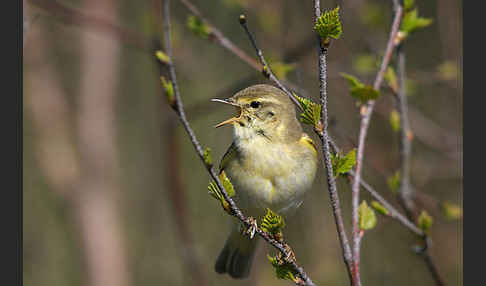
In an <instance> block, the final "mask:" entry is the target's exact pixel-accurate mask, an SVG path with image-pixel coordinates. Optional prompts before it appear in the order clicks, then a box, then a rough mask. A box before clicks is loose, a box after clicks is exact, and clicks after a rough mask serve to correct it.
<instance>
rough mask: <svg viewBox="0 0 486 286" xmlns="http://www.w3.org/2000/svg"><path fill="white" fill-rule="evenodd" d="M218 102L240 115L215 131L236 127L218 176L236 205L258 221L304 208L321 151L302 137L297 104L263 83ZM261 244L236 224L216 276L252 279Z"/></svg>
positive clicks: (278, 90) (220, 259)
mask: <svg viewBox="0 0 486 286" xmlns="http://www.w3.org/2000/svg"><path fill="white" fill-rule="evenodd" d="M214 101H219V102H223V103H227V104H230V105H233V106H235V107H236V110H237V116H236V117H233V118H231V119H229V120H226V121H224V122H222V123H220V124H218V125H217V126H216V127H220V126H223V125H226V124H232V125H233V127H234V128H233V130H234V141H233V143H232V144H231V146H230V147H229V149H228V151H226V153H225V155H224V156H223V159H222V160H221V164H220V171H223V170H224V171H225V173H226V175H227V176H228V177H229V179H230V180H231V182H232V183H233V185H234V187H235V190H236V195H235V200H236V202H237V205H238V206H239V207H240V208H241V210H242V211H243V213H244V214H245V215H247V216H252V217H254V218H256V219H257V220H258V221H259V222H260V220H261V217H263V215H264V214H265V210H266V208H270V209H271V210H273V211H274V212H276V213H278V214H279V215H284V216H287V217H288V215H290V214H291V213H292V212H293V211H295V210H296V209H297V208H298V207H299V206H300V204H301V203H302V200H303V194H304V192H305V191H306V190H308V189H309V188H310V186H311V185H312V182H313V180H314V177H315V173H316V169H317V151H316V149H315V147H314V144H313V142H312V139H310V137H309V136H308V135H307V134H305V133H303V132H302V127H301V125H300V123H299V122H298V120H297V118H296V114H295V107H294V105H293V103H292V102H291V101H290V99H289V98H288V97H287V96H286V94H285V93H283V92H282V91H281V90H280V89H278V88H276V87H273V86H270V85H265V84H260V85H254V86H251V87H248V88H246V89H244V90H242V91H240V92H238V93H237V94H235V95H234V96H232V97H230V98H228V99H225V100H214ZM257 242H258V239H257V237H255V238H253V239H250V238H249V237H247V236H244V235H243V234H241V232H240V229H239V223H237V222H235V224H234V227H233V229H232V231H231V233H230V235H229V237H228V239H227V240H226V243H225V246H224V248H223V250H222V251H221V253H220V255H219V257H218V259H217V261H216V265H215V270H216V272H218V273H228V274H229V275H230V276H232V277H233V278H245V277H248V275H249V273H250V268H251V264H252V260H253V256H254V254H255V250H256V247H257Z"/></svg>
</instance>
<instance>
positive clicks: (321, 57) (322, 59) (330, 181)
mask: <svg viewBox="0 0 486 286" xmlns="http://www.w3.org/2000/svg"><path fill="white" fill-rule="evenodd" d="M314 10H315V15H314V16H315V18H314V22H315V23H317V19H318V18H319V17H320V16H321V9H320V1H319V0H314ZM317 40H318V69H319V86H320V89H319V90H320V101H321V105H322V109H321V122H320V126H319V128H320V130H318V128H315V129H316V133H317V134H318V135H319V138H320V139H321V146H322V153H323V154H324V163H325V166H326V171H327V172H326V175H327V186H328V190H329V195H330V199H331V206H332V210H333V214H334V221H335V223H336V228H337V231H338V236H339V241H340V243H341V249H342V251H343V258H344V262H345V264H346V270H347V272H348V275H349V278H350V280H351V281H353V283H352V284H353V285H357V284H355V283H354V281H355V279H354V276H355V275H354V274H353V273H354V272H353V269H352V268H353V266H352V254H351V248H350V245H349V241H348V238H347V235H346V230H345V228H344V222H343V218H342V213H341V203H340V201H339V195H338V192H337V187H336V181H335V178H334V172H333V168H332V163H331V154H330V151H329V135H328V131H327V126H328V122H327V121H328V115H327V78H326V77H327V59H326V57H327V46H324V45H323V42H322V41H321V39H320V37H319V36H317Z"/></svg>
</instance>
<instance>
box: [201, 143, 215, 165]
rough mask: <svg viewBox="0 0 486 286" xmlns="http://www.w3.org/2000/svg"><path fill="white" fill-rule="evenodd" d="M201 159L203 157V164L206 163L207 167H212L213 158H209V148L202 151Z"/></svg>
mask: <svg viewBox="0 0 486 286" xmlns="http://www.w3.org/2000/svg"><path fill="white" fill-rule="evenodd" d="M203 157H204V163H206V165H207V166H212V165H213V158H212V157H211V148H209V147H206V148H205V149H204V153H203Z"/></svg>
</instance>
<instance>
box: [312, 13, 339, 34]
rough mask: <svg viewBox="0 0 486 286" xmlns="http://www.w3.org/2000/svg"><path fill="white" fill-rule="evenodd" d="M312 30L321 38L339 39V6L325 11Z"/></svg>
mask: <svg viewBox="0 0 486 286" xmlns="http://www.w3.org/2000/svg"><path fill="white" fill-rule="evenodd" d="M314 30H315V31H316V32H317V33H318V34H319V36H320V37H321V39H323V40H328V38H329V37H331V38H333V39H339V37H340V36H341V33H342V32H343V29H342V26H341V21H340V20H339V7H336V8H335V9H333V10H330V11H325V12H324V13H323V14H322V15H321V16H320V17H319V18H318V19H317V21H316V24H315V25H314Z"/></svg>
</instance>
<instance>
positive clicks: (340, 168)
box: [331, 149, 356, 178]
mask: <svg viewBox="0 0 486 286" xmlns="http://www.w3.org/2000/svg"><path fill="white" fill-rule="evenodd" d="M331 162H332V169H333V171H334V176H335V177H336V178H337V177H338V176H340V175H345V174H347V173H348V172H349V171H351V169H352V168H353V167H354V165H355V164H356V149H353V150H351V151H349V152H348V153H347V154H346V155H345V156H343V155H342V154H340V153H337V154H335V155H334V154H331Z"/></svg>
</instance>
